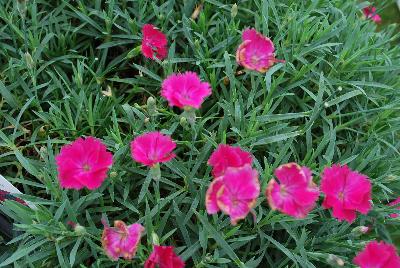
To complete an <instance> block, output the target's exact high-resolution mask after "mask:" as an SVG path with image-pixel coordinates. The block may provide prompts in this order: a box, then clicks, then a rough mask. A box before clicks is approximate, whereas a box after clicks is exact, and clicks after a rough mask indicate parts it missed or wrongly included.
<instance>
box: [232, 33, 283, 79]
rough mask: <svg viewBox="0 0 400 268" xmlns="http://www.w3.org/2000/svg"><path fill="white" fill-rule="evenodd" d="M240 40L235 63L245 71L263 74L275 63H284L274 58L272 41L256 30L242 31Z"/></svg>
mask: <svg viewBox="0 0 400 268" xmlns="http://www.w3.org/2000/svg"><path fill="white" fill-rule="evenodd" d="M242 39H243V42H242V43H241V44H240V45H239V47H238V49H237V51H236V61H237V63H238V64H240V65H242V66H243V67H245V68H246V69H249V70H255V71H258V72H260V73H265V72H266V71H267V70H268V69H269V68H271V67H272V65H274V64H275V63H276V62H284V61H283V60H278V59H276V58H275V47H274V44H273V43H272V41H271V40H270V39H269V38H268V37H265V36H263V35H262V34H261V33H259V32H257V31H256V30H254V29H246V30H244V31H243V34H242Z"/></svg>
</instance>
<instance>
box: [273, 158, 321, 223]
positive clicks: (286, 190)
mask: <svg viewBox="0 0 400 268" xmlns="http://www.w3.org/2000/svg"><path fill="white" fill-rule="evenodd" d="M275 176H276V178H277V179H278V181H279V182H277V181H276V180H274V179H272V180H270V181H269V183H268V187H267V190H266V193H265V194H266V196H267V200H268V203H269V205H270V206H271V208H272V209H277V210H279V211H281V212H282V213H285V214H287V215H290V216H292V217H295V218H304V217H306V216H307V214H308V213H309V212H310V211H311V210H312V209H313V208H314V207H315V202H316V201H317V199H318V197H319V189H318V187H317V186H316V185H315V184H314V183H313V181H312V175H311V171H310V170H309V169H308V168H307V167H300V166H299V165H298V164H296V163H289V164H285V165H282V166H280V167H278V168H277V169H276V170H275Z"/></svg>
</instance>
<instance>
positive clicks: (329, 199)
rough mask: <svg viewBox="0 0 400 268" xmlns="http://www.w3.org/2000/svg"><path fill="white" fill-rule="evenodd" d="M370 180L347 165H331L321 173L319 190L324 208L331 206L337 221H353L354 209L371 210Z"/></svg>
mask: <svg viewBox="0 0 400 268" xmlns="http://www.w3.org/2000/svg"><path fill="white" fill-rule="evenodd" d="M371 188H372V186H371V181H370V180H369V179H368V177H367V176H365V175H363V174H360V173H358V172H355V171H352V170H351V169H349V168H348V167H347V165H344V166H340V165H333V166H332V167H329V168H325V169H324V171H323V173H322V181H321V190H322V192H323V193H324V194H325V200H324V202H323V203H322V206H323V207H324V208H333V216H334V217H335V218H337V219H338V220H339V221H341V220H346V221H348V222H350V223H351V222H353V221H354V220H355V219H356V211H358V212H360V213H362V214H367V213H368V211H370V210H371V202H370V201H371Z"/></svg>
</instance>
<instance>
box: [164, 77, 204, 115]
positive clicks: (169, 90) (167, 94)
mask: <svg viewBox="0 0 400 268" xmlns="http://www.w3.org/2000/svg"><path fill="white" fill-rule="evenodd" d="M210 95H211V86H210V84H209V83H207V82H202V81H201V80H200V78H199V76H198V75H197V74H196V73H194V72H185V73H183V74H172V75H170V76H168V77H167V78H166V79H165V80H164V81H163V83H162V90H161V96H163V97H164V98H165V99H166V100H167V101H168V103H169V106H176V107H179V108H182V109H183V108H195V109H198V108H200V106H201V104H202V103H203V101H204V99H205V98H206V97H208V96H210Z"/></svg>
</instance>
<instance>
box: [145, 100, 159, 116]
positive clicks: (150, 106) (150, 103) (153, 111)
mask: <svg viewBox="0 0 400 268" xmlns="http://www.w3.org/2000/svg"><path fill="white" fill-rule="evenodd" d="M147 112H148V113H149V115H150V116H155V115H157V105H156V100H155V99H154V98H153V97H149V98H148V99H147Z"/></svg>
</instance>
